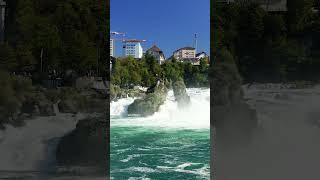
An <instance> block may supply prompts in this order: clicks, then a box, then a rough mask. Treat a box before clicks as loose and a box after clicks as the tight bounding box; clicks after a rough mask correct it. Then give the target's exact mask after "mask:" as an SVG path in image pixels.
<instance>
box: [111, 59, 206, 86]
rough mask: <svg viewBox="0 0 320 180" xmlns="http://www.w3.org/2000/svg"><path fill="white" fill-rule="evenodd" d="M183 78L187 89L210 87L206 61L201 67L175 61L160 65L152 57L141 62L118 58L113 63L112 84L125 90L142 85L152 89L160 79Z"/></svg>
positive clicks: (201, 63)
mask: <svg viewBox="0 0 320 180" xmlns="http://www.w3.org/2000/svg"><path fill="white" fill-rule="evenodd" d="M179 78H183V79H184V81H185V83H186V85H187V87H199V86H208V66H207V61H206V59H202V60H201V61H200V65H199V66H195V65H192V64H191V63H182V62H178V61H176V60H175V59H173V60H170V61H169V60H168V61H166V62H165V63H163V64H161V65H160V64H158V62H157V61H156V59H155V58H154V57H153V56H151V55H146V56H145V57H143V58H142V59H141V60H135V59H134V58H132V57H130V56H129V57H126V58H118V59H116V60H115V62H114V63H113V68H112V74H111V82H112V84H114V85H118V86H120V87H123V88H128V87H132V86H135V85H141V86H145V87H150V86H152V85H154V84H156V81H157V80H158V79H166V80H169V81H176V80H178V79H179Z"/></svg>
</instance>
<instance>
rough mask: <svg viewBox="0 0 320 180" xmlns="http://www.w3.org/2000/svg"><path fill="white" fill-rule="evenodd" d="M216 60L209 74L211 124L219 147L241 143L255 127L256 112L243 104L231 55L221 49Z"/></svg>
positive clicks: (248, 138)
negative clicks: (210, 85) (211, 110)
mask: <svg viewBox="0 0 320 180" xmlns="http://www.w3.org/2000/svg"><path fill="white" fill-rule="evenodd" d="M216 59H217V61H216V62H215V64H214V65H213V68H212V71H211V77H212V78H211V81H212V82H211V84H212V85H213V86H212V88H211V91H213V92H212V94H213V96H212V99H211V107H212V109H213V115H212V117H213V121H212V122H211V123H213V125H214V126H215V127H216V129H217V143H218V144H219V145H220V147H221V145H222V146H224V145H235V144H238V143H239V144H243V142H244V141H248V140H250V136H251V132H252V131H253V130H254V128H255V127H256V126H257V116H256V112H255V110H253V109H251V108H250V107H249V105H248V104H247V103H246V102H245V101H244V98H243V92H242V88H241V77H240V75H239V72H238V70H237V67H236V65H235V63H234V60H233V57H232V56H231V54H230V53H229V52H228V51H227V50H222V51H221V52H220V54H219V55H218V56H217V58H216Z"/></svg>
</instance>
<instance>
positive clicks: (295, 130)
mask: <svg viewBox="0 0 320 180" xmlns="http://www.w3.org/2000/svg"><path fill="white" fill-rule="evenodd" d="M244 92H245V98H248V99H249V100H248V103H249V104H250V105H251V106H252V107H253V108H255V109H256V110H257V113H258V121H259V127H258V128H257V129H256V130H255V133H253V134H252V140H251V142H250V144H248V145H243V146H242V147H240V148H234V149H231V150H229V151H228V152H220V154H217V158H218V159H220V162H221V163H222V164H221V169H220V171H218V172H217V173H220V176H221V177H220V179H223V180H229V179H230V180H232V179H240V180H251V179H252V180H256V179H259V180H270V179H274V180H282V179H290V180H301V179H319V178H320V174H319V170H318V167H319V163H320V156H319V152H320V144H319V139H320V128H319V127H320V126H319V122H320V109H319V107H320V86H316V87H313V88H306V89H288V88H281V86H280V85H277V84H260V85H254V86H251V87H247V86H244ZM235 118H237V117H235ZM218 148H219V147H218Z"/></svg>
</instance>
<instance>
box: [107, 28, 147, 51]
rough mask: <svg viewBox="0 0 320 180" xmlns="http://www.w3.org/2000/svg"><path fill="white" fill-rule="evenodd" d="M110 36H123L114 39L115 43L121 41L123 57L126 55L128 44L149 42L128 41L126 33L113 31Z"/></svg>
mask: <svg viewBox="0 0 320 180" xmlns="http://www.w3.org/2000/svg"><path fill="white" fill-rule="evenodd" d="M110 35H113V36H117V35H121V36H122V38H112V39H113V40H114V41H121V42H122V43H123V46H122V48H123V52H122V53H123V55H125V48H126V43H143V42H146V41H147V40H144V39H143V40H140V39H126V38H125V35H126V33H124V32H117V31H111V32H110Z"/></svg>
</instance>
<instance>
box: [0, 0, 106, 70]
mask: <svg viewBox="0 0 320 180" xmlns="http://www.w3.org/2000/svg"><path fill="white" fill-rule="evenodd" d="M105 8H106V3H105V1H102V0H93V1H92V0H68V1H65V0H46V1H43V0H10V1H7V12H8V13H7V16H6V25H5V27H6V29H5V30H6V31H5V42H3V43H1V44H0V69H1V70H6V71H9V72H15V73H22V72H24V73H30V74H36V73H40V72H46V73H47V72H50V71H53V70H55V71H57V72H58V73H63V72H65V71H66V70H73V71H75V72H76V73H78V74H86V73H88V72H92V71H94V72H95V73H96V74H97V72H96V71H97V70H98V71H99V72H100V75H101V74H103V75H105V74H106V73H105V71H106V70H107V68H106V59H107V57H108V56H107V52H106V51H107V49H108V48H106V47H107V42H108V41H107V35H106V34H108V33H106V31H107V23H106V18H107V17H106V12H105V11H106V10H105ZM97 68H98V69H97ZM44 75H45V73H44V74H42V75H41V76H44Z"/></svg>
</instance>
